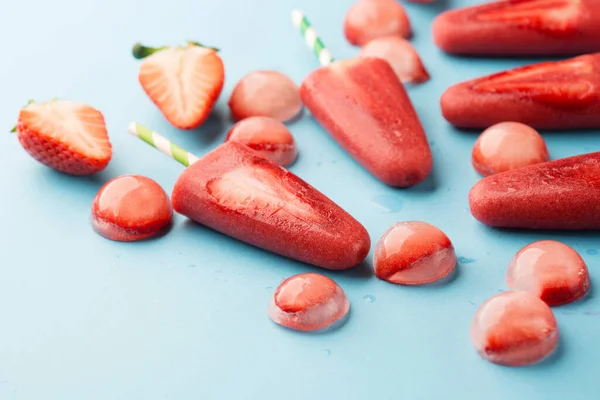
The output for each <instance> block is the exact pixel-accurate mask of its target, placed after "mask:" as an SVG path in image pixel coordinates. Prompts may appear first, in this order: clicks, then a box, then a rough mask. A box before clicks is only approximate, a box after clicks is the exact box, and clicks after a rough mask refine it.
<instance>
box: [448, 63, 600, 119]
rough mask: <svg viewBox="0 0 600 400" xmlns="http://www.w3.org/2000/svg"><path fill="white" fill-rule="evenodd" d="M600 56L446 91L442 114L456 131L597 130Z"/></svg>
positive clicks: (500, 75)
mask: <svg viewBox="0 0 600 400" xmlns="http://www.w3.org/2000/svg"><path fill="white" fill-rule="evenodd" d="M599 93H600V53H596V54H590V55H585V56H579V57H575V58H572V59H568V60H563V61H553V62H542V63H537V64H532V65H528V66H523V67H518V68H513V69H510V70H507V71H505V72H501V73H497V74H492V75H488V76H484V77H481V78H478V79H474V80H471V81H467V82H462V83H459V84H457V85H454V86H452V87H450V88H449V89H448V90H446V91H445V92H444V94H443V95H442V98H441V106H442V114H443V115H444V118H446V119H447V120H448V121H449V122H450V123H451V124H453V125H455V126H459V127H462V128H482V129H486V128H488V127H490V126H492V125H494V124H497V123H500V122H504V121H513V122H521V123H523V124H526V125H529V126H531V127H532V128H535V129H585V128H598V127H600V95H599Z"/></svg>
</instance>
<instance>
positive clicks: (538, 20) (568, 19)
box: [472, 0, 581, 35]
mask: <svg viewBox="0 0 600 400" xmlns="http://www.w3.org/2000/svg"><path fill="white" fill-rule="evenodd" d="M580 5H581V2H580V1H579V0H511V1H508V2H496V3H488V4H485V6H484V7H481V8H479V9H478V10H477V12H475V13H473V16H472V18H473V19H474V20H477V21H482V22H501V23H505V24H508V25H513V24H514V25H516V26H518V27H520V28H525V29H534V30H539V31H543V32H547V33H552V34H558V35H568V34H573V33H576V32H577V21H578V19H579V14H580V13H581V7H580Z"/></svg>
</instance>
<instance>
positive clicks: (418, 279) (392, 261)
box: [373, 221, 456, 285]
mask: <svg viewBox="0 0 600 400" xmlns="http://www.w3.org/2000/svg"><path fill="white" fill-rule="evenodd" d="M373 262H374V267H375V275H377V277H378V278H379V279H382V280H385V281H388V282H392V283H399V284H403V285H421V284H425V283H431V282H435V281H437V280H440V279H442V278H444V277H446V276H447V275H449V274H450V273H451V272H452V271H453V270H454V267H455V266H456V254H455V252H454V247H453V246H452V243H451V242H450V239H448V237H447V236H446V235H445V234H444V232H442V231H440V230H439V229H438V228H436V227H435V226H433V225H430V224H428V223H425V222H419V221H410V222H399V223H397V224H394V225H393V226H392V227H391V228H390V229H388V231H387V232H385V233H384V234H383V236H382V237H381V239H379V241H378V242H377V246H376V247H375V256H374V260H373Z"/></svg>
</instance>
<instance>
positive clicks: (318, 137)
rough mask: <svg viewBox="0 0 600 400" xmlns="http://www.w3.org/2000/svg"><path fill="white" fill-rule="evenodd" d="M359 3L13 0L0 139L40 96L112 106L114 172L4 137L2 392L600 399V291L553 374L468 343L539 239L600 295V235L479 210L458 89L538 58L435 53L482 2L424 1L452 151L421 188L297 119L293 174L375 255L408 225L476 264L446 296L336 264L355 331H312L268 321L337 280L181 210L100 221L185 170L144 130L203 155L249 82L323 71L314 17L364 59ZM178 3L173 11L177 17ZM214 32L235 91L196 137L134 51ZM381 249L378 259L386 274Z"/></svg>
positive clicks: (560, 142) (574, 309) (557, 141)
mask: <svg viewBox="0 0 600 400" xmlns="http://www.w3.org/2000/svg"><path fill="white" fill-rule="evenodd" d="M351 3H352V1H351V0H336V1H323V0H304V1H297V0H296V1H293V0H236V1H234V0H221V1H208V0H201V1H199V0H171V1H165V2H162V1H160V2H159V1H147V2H141V1H134V0H93V1H92V0H88V1H76V0H53V1H42V0H35V1H5V2H4V3H3V6H2V15H3V18H2V19H3V22H2V24H1V25H0V38H2V48H3V62H2V63H1V64H0V80H1V82H2V85H1V87H0V91H1V92H0V93H1V94H0V109H1V110H2V113H1V114H0V127H3V129H5V130H6V132H8V130H10V128H12V126H13V125H14V124H15V122H16V117H17V114H18V110H19V108H20V107H21V106H22V105H23V104H25V102H26V101H27V100H28V99H30V98H34V99H37V100H39V101H42V100H47V99H49V98H52V97H55V96H57V97H60V98H68V99H72V100H76V101H81V102H87V103H89V104H91V105H93V106H95V107H97V108H99V109H100V110H102V111H103V112H104V114H105V117H106V121H107V124H108V128H109V134H110V138H111V141H112V143H113V145H114V158H113V161H112V162H111V164H110V165H109V167H108V168H107V169H106V170H105V171H103V172H102V173H100V174H98V175H96V176H93V177H89V178H74V177H69V176H65V175H61V174H58V173H56V172H54V171H51V170H49V169H47V168H45V167H43V166H41V165H39V164H37V163H36V162H34V161H33V160H32V159H31V158H30V157H29V156H28V155H27V154H26V153H25V152H24V151H23V150H22V149H21V148H20V146H19V144H18V141H17V139H16V137H15V136H13V135H9V134H3V135H0V146H1V148H2V157H0V186H1V187H2V197H1V201H2V204H1V205H2V206H1V207H0V222H1V223H0V246H1V249H2V251H0V398H2V399H28V400H29V399H45V400H53V399H61V400H70V399H88V400H89V399H103V400H106V399H146V400H150V399H262V400H271V399H280V398H285V399H483V398H485V399H490V400H495V399H517V398H518V399H524V398H527V399H545V400H547V399H565V398H569V399H585V398H589V399H591V398H597V396H598V393H599V392H598V390H599V389H600V380H599V379H598V377H599V375H600V361H599V355H600V342H599V335H598V332H599V331H600V298H598V297H594V295H593V293H592V294H591V295H590V296H588V298H587V299H585V300H584V301H581V302H578V303H577V304H573V305H569V306H565V307H560V308H556V309H555V314H556V317H557V319H558V321H559V325H560V329H561V334H562V337H561V344H560V348H559V350H558V351H557V353H556V354H555V355H554V356H553V357H552V358H550V359H549V360H547V361H545V362H543V363H541V364H539V365H535V366H532V367H526V368H505V367H499V366H495V365H493V364H490V363H487V362H485V361H483V360H482V359H480V358H479V356H478V355H477V354H476V353H475V351H474V349H473V348H472V346H471V343H470V341H469V335H468V329H469V324H470V321H471V318H472V317H473V314H474V312H475V310H476V308H477V306H478V305H479V304H481V303H482V302H483V301H484V300H485V299H486V298H488V297H490V296H492V295H494V294H495V293H497V292H498V291H500V290H502V289H504V288H505V284H504V274H505V270H506V267H507V265H508V263H509V261H510V259H511V258H512V257H513V255H514V254H515V253H516V252H517V250H519V249H520V248H521V247H522V246H524V245H526V244H527V243H529V242H531V241H534V240H539V239H557V240H562V241H564V242H565V243H567V244H569V245H571V246H573V247H574V248H575V249H576V250H578V251H579V252H580V253H581V254H582V256H583V257H584V259H585V260H586V262H587V263H588V266H589V269H590V273H591V276H592V281H593V286H594V285H600V265H599V264H600V255H599V254H598V252H599V251H600V244H599V243H600V240H599V239H600V236H599V235H598V234H596V233H592V234H578V233H571V234H558V233H552V232H506V231H499V230H494V229H489V228H487V227H485V226H483V225H481V224H479V223H478V222H477V221H475V220H474V219H473V218H472V217H471V215H470V214H469V212H468V203H467V193H468V191H469V189H470V187H471V186H472V185H473V184H474V183H475V182H476V181H477V180H478V179H479V176H478V175H477V174H476V173H475V171H474V170H473V168H472V167H471V164H470V152H471V146H472V144H473V142H474V140H475V137H476V133H468V132H461V131H457V130H455V129H453V128H452V127H450V126H449V125H448V124H447V123H446V122H445V121H444V120H443V118H442V116H441V113H440V109H439V97H440V95H441V94H442V92H443V91H444V89H446V88H447V87H448V86H450V85H451V84H453V83H456V82H458V81H461V80H464V79H468V78H474V77H477V76H480V75H482V74H487V73H492V72H495V71H500V70H503V69H505V68H508V67H513V66H517V65H522V64H525V63H528V62H530V61H536V60H501V59H496V60H489V59H469V58H463V59H460V58H455V57H451V56H448V55H445V54H443V53H441V52H440V51H439V50H438V49H437V48H436V47H435V46H434V45H433V43H432V40H431V32H430V23H431V21H432V20H433V18H434V17H435V16H436V15H437V14H438V13H439V12H441V11H442V10H444V9H447V8H450V7H457V6H464V5H467V4H473V3H475V2H474V1H471V0H469V1H466V0H462V1H459V0H446V1H444V0H438V1H437V2H436V3H434V4H429V5H427V4H426V5H419V4H406V8H407V10H408V13H409V14H410V17H411V20H412V23H413V27H414V31H415V37H414V39H413V43H414V45H415V47H416V48H417V50H418V51H419V52H420V54H421V56H422V58H423V61H424V63H425V65H426V67H427V68H428V69H429V71H430V73H431V75H432V80H431V81H430V82H428V83H426V84H424V85H421V86H418V87H410V88H409V93H410V96H411V98H412V100H413V102H414V105H415V107H416V109H417V111H418V113H419V115H420V118H421V120H422V122H423V125H424V127H425V130H426V132H427V134H428V137H429V140H430V142H431V145H432V150H433V155H434V164H435V166H434V172H433V174H432V175H431V177H430V178H429V179H428V180H427V181H426V182H424V183H422V184H420V185H418V186H416V187H413V188H410V189H393V188H389V187H386V186H385V185H383V184H381V183H380V182H378V181H376V180H375V179H374V178H372V177H371V176H370V175H369V174H368V173H367V172H366V171H364V170H363V169H362V168H360V167H359V166H358V165H357V164H356V163H355V162H354V161H353V160H352V159H351V158H350V157H349V156H348V155H346V154H345V153H344V152H343V151H342V150H341V149H340V148H339V147H338V146H337V145H336V144H335V143H334V142H333V141H332V140H331V139H330V138H329V137H328V136H327V134H326V133H325V132H324V131H323V130H322V129H321V128H320V127H319V126H318V125H317V124H316V123H315V121H314V120H313V119H312V118H311V117H310V116H309V115H308V114H307V113H305V114H304V118H302V119H301V120H300V121H297V122H295V123H293V124H291V125H290V129H291V130H292V132H293V134H294V135H295V137H296V139H297V142H298V145H299V151H300V158H299V160H298V162H297V163H296V164H295V165H294V166H293V167H292V168H291V170H292V171H293V172H294V173H296V174H297V175H299V176H300V177H302V178H304V179H305V180H307V181H308V182H310V183H311V184H312V185H314V186H315V187H317V188H318V189H319V190H321V191H322V192H324V193H325V194H326V195H327V196H329V197H330V198H332V199H333V200H334V201H336V202H337V203H338V204H340V205H341V206H342V207H343V208H345V209H346V210H348V211H349V212H350V213H351V214H352V215H354V216H355V217H356V218H357V219H358V220H359V221H360V222H362V223H363V224H364V225H365V226H366V227H367V229H368V231H369V233H370V234H371V237H372V241H373V243H374V242H375V241H376V240H377V239H378V238H379V236H380V235H381V234H382V233H383V232H384V231H385V230H386V229H387V228H388V227H389V226H390V225H391V224H393V223H394V222H397V221H403V220H424V221H427V222H430V223H433V224H435V225H437V226H438V227H440V228H441V229H442V230H444V231H445V232H446V233H447V234H448V236H449V237H450V238H451V240H452V241H453V243H454V245H455V247H456V250H457V253H458V255H459V256H460V257H461V262H460V265H459V267H458V275H457V276H456V278H455V279H454V280H453V281H451V282H448V283H446V284H443V285H433V286H428V287H412V288H411V287H400V286H395V285H391V284H388V283H385V282H382V281H379V280H378V279H376V278H375V277H374V276H373V275H372V273H371V271H370V267H369V266H367V267H364V266H363V267H359V268H357V269H355V270H352V271H348V272H338V273H336V272H327V271H325V273H326V274H327V275H328V276H330V277H332V278H334V279H335V280H336V281H337V282H338V283H339V284H340V285H341V286H342V287H343V288H344V289H345V290H346V292H347V294H348V297H349V299H350V301H351V304H352V311H351V316H350V318H349V320H348V322H347V323H346V325H344V326H343V327H342V328H341V329H338V330H336V331H333V332H330V333H325V334H300V333H296V332H292V331H289V330H285V329H282V328H280V327H279V326H277V325H275V324H273V323H272V322H271V321H270V320H269V318H268V317H267V314H266V308H267V304H268V301H269V298H270V296H272V294H273V291H274V288H275V287H276V286H277V285H278V284H279V283H280V282H281V280H282V279H283V278H286V277H288V276H291V275H294V274H297V273H301V272H306V271H318V272H324V271H320V270H318V269H317V268H312V267H309V266H306V265H303V264H301V263H298V262H294V261H291V260H288V259H285V258H282V257H279V256H276V255H273V254H269V253H267V252H264V251H262V250H259V249H256V248H253V247H250V246H248V245H245V244H243V243H241V242H238V241H235V240H233V239H230V238H227V237H225V236H223V235H221V234H219V233H216V232H213V231H211V230H209V229H206V228H203V227H200V226H197V225H194V224H192V223H189V222H187V221H186V220H185V218H183V217H181V216H177V217H176V219H175V225H174V227H173V229H172V231H171V232H170V233H169V234H167V235H166V236H164V237H162V238H160V239H158V240H153V241H148V242H143V243H129V244H124V243H115V242H111V241H108V240H105V239H103V238H101V237H100V236H98V235H96V234H95V233H94V232H93V231H92V229H91V228H90V225H89V214H90V206H91V202H92V199H93V197H94V195H95V193H96V191H97V190H98V189H99V187H100V186H101V185H102V184H103V183H104V182H106V181H107V180H109V179H111V178H113V177H116V176H118V175H122V174H130V173H135V174H143V175H146V176H149V177H151V178H153V179H155V180H156V181H158V182H159V183H160V184H161V185H162V186H163V187H164V188H165V190H167V192H169V193H170V191H171V189H172V187H173V184H174V182H175V180H176V178H177V176H178V174H179V173H180V172H181V171H182V167H181V166H180V165H178V164H177V163H176V162H173V161H170V160H169V159H168V158H167V157H165V156H163V155H161V154H159V153H158V152H156V151H155V150H153V149H152V148H150V147H149V146H147V145H145V144H143V143H142V142H140V141H139V140H138V139H136V138H134V137H132V136H131V135H129V134H128V133H127V131H126V129H127V125H128V123H129V122H130V121H131V120H137V121H139V122H141V123H143V124H145V125H147V126H149V127H151V128H152V129H154V130H156V131H157V132H160V133H162V134H163V135H165V136H167V137H169V138H170V139H172V140H174V141H175V142H177V143H179V144H181V145H182V146H184V147H186V148H188V149H189V150H190V151H192V152H194V153H196V154H198V155H202V154H205V153H206V152H208V151H209V150H211V149H212V148H214V147H216V146H217V145H218V144H220V143H221V142H222V141H223V139H224V137H225V134H226V131H227V129H228V128H229V127H230V126H231V125H232V123H231V121H230V118H229V112H228V109H227V99H228V97H229V94H230V93H231V90H232V88H233V86H234V85H235V83H236V82H237V80H238V79H239V78H240V77H242V76H243V75H244V74H246V73H247V72H250V71H252V70H256V69H276V70H279V71H282V72H284V73H286V74H288V75H289V76H290V77H292V79H294V80H295V81H296V82H297V83H298V84H299V83H300V82H301V81H302V79H303V78H304V77H305V76H306V75H307V74H308V73H309V72H310V71H311V70H313V69H314V68H316V67H317V62H316V60H315V58H314V57H313V55H312V54H311V53H310V52H309V51H308V50H307V48H306V46H305V44H304V42H303V40H302V39H301V37H300V35H299V34H298V32H297V31H296V30H295V29H294V28H293V27H292V26H291V23H290V11H291V10H292V9H293V8H294V7H301V8H302V9H303V10H304V11H305V12H306V14H307V16H308V17H309V19H310V20H311V21H312V22H313V24H314V25H315V27H316V29H317V30H318V31H319V33H320V34H321V36H322V37H323V39H324V40H325V42H326V44H327V45H328V46H329V48H330V49H331V51H332V53H333V54H334V56H336V57H337V58H347V57H352V56H354V55H356V53H357V49H356V48H352V47H351V46H349V45H348V44H347V43H346V42H345V39H344V37H343V34H342V21H343V18H344V14H345V12H346V10H347V9H348V7H349V6H350V4H351ZM171 10H175V11H171ZM186 39H190V40H198V41H201V42H204V43H207V44H209V45H213V46H217V47H220V48H221V49H222V51H221V56H222V58H223V59H224V62H225V65H226V84H225V88H224V90H223V93H222V95H221V98H220V101H219V103H218V104H217V106H216V108H215V112H214V115H213V116H212V117H211V119H210V120H209V121H208V123H207V124H206V125H205V126H203V127H202V128H201V129H199V130H198V131H195V132H183V131H178V130H176V129H174V128H172V127H171V126H169V124H168V123H167V122H166V121H165V120H164V118H163V117H162V116H161V114H160V113H159V112H158V110H157V109H156V108H155V107H154V106H153V105H152V104H151V102H150V101H149V100H148V99H147V98H146V96H145V94H144V93H143V91H142V89H141V88H140V86H139V84H138V81H137V71H138V67H139V62H138V61H136V60H134V59H133V57H131V55H130V49H131V46H132V45H133V44H134V43H135V42H136V41H138V40H139V41H142V42H144V43H146V44H149V45H162V44H178V43H182V42H183V41H184V40H186ZM545 138H546V139H547V142H548V146H549V149H550V153H551V156H552V158H560V157H565V156H570V155H575V154H580V153H584V152H591V151H596V150H600V135H598V132H577V133H576V132H554V133H547V134H545ZM370 259H371V255H370V256H369V258H368V260H369V264H370ZM593 291H595V292H596V293H598V289H593Z"/></svg>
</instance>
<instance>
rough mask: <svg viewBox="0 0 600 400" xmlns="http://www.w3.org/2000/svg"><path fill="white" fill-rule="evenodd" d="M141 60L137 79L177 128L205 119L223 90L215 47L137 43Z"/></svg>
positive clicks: (196, 124) (191, 126)
mask: <svg viewBox="0 0 600 400" xmlns="http://www.w3.org/2000/svg"><path fill="white" fill-rule="evenodd" d="M132 53H133V56H134V57H135V58H137V59H143V62H142V64H141V66H140V70H139V76H138V78H139V81H140V84H141V85H142V88H143V89H144V91H145V92H146V94H147V95H148V97H150V99H151V100H152V102H153V103H154V104H155V105H156V106H157V107H158V108H159V110H160V111H161V112H162V113H163V115H164V116H165V118H166V119H167V120H168V121H169V122H170V123H171V124H172V125H173V126H175V127H177V128H179V129H194V128H197V127H199V126H200V125H202V123H203V122H204V121H205V120H206V119H207V118H208V116H209V114H210V112H211V111H212V109H213V107H214V105H215V103H216V101H217V99H218V98H219V96H220V94H221V91H222V89H223V83H224V81H225V69H224V66H223V61H222V60H221V58H220V57H219V55H218V54H217V49H215V48H212V47H205V46H204V45H201V44H200V43H197V42H188V43H187V45H185V46H178V47H167V46H164V47H159V48H152V47H146V46H143V45H141V44H139V43H138V44H136V45H135V46H134V47H133V51H132Z"/></svg>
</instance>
